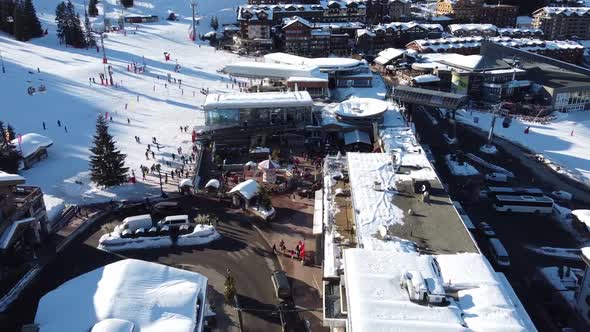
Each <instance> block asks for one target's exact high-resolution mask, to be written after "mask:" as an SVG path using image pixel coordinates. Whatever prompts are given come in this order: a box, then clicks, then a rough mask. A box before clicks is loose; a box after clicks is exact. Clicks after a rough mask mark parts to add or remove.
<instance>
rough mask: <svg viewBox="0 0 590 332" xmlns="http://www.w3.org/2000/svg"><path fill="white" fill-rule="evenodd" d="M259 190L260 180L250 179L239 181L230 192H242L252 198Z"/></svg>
mask: <svg viewBox="0 0 590 332" xmlns="http://www.w3.org/2000/svg"><path fill="white" fill-rule="evenodd" d="M257 192H258V182H256V181H254V180H252V179H250V180H246V181H244V182H241V183H238V184H237V185H236V186H235V187H233V188H232V189H231V190H230V191H229V193H230V194H232V193H240V194H241V195H242V196H244V198H245V199H252V197H254V196H256V193H257Z"/></svg>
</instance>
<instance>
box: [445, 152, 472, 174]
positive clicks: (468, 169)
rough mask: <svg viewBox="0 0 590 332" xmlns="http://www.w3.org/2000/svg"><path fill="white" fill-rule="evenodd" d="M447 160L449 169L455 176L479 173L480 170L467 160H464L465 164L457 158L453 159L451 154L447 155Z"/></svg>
mask: <svg viewBox="0 0 590 332" xmlns="http://www.w3.org/2000/svg"><path fill="white" fill-rule="evenodd" d="M445 161H446V163H447V166H449V170H450V171H451V173H453V175H455V176H474V175H478V174H479V171H478V170H477V169H476V168H475V167H473V166H471V165H470V164H468V163H467V162H463V165H461V164H459V162H458V161H457V160H453V157H452V156H451V155H450V154H448V155H446V156H445Z"/></svg>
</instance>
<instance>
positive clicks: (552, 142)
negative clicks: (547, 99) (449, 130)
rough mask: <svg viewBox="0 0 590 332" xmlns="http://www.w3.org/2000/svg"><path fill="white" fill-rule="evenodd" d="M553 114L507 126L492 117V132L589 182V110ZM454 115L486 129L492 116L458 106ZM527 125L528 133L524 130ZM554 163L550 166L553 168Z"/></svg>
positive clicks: (571, 175) (515, 120) (582, 180)
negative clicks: (549, 117) (545, 118)
mask: <svg viewBox="0 0 590 332" xmlns="http://www.w3.org/2000/svg"><path fill="white" fill-rule="evenodd" d="M555 116H556V119H555V120H553V121H551V122H549V123H547V124H541V123H532V122H531V123H529V122H524V121H523V120H520V119H513V121H512V124H511V126H510V127H509V128H504V127H503V126H502V122H501V121H496V126H495V130H494V133H495V134H496V135H498V136H501V137H503V138H506V139H509V140H511V141H514V142H516V143H518V144H520V145H522V146H524V147H526V148H528V149H530V150H531V151H534V152H536V153H540V154H542V155H543V156H544V157H545V159H549V160H551V161H552V162H553V163H555V164H557V165H560V166H561V167H560V170H559V172H560V173H562V174H564V175H567V176H570V177H572V178H574V179H576V180H578V181H580V182H584V183H586V184H590V149H588V142H589V141H590V112H587V111H581V112H574V113H566V114H564V113H555ZM475 117H478V118H479V121H478V123H475V121H474V118H475ZM457 119H458V120H459V121H461V122H463V123H466V124H469V125H471V126H476V127H479V128H482V129H483V130H489V128H490V124H491V121H492V116H491V114H490V113H482V112H477V111H471V110H467V111H466V110H462V111H459V112H457ZM529 126H530V129H529V133H528V134H525V133H524V131H525V129H526V128H527V127H529ZM557 165H553V168H554V169H556V167H555V166H557Z"/></svg>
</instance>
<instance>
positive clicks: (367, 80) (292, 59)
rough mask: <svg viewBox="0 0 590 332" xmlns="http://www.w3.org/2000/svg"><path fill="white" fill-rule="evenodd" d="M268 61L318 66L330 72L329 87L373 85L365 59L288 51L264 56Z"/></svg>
mask: <svg viewBox="0 0 590 332" xmlns="http://www.w3.org/2000/svg"><path fill="white" fill-rule="evenodd" d="M264 60H265V62H267V63H276V64H281V65H295V66H313V67H318V68H319V70H320V72H322V73H326V74H328V86H329V88H331V89H333V88H345V87H357V88H362V87H371V86H372V85H373V74H372V73H371V71H370V69H369V65H368V64H367V62H366V61H365V60H356V59H350V58H306V57H301V56H297V55H291V54H286V53H271V54H267V55H265V56H264Z"/></svg>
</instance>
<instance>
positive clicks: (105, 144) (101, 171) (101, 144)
mask: <svg viewBox="0 0 590 332" xmlns="http://www.w3.org/2000/svg"><path fill="white" fill-rule="evenodd" d="M108 130H109V127H108V125H107V122H106V121H105V119H104V117H103V116H102V115H100V116H99V117H98V119H97V120H96V134H95V135H94V138H93V145H94V146H93V147H92V148H91V149H90V152H92V156H91V157H90V178H91V179H92V181H94V182H95V183H97V184H99V185H101V186H106V187H110V186H116V185H120V184H122V183H125V182H126V181H127V171H128V170H129V169H128V168H127V167H125V155H124V154H122V153H121V152H120V151H119V150H117V149H116V148H115V141H114V140H113V136H111V135H110V134H109V131H108Z"/></svg>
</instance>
